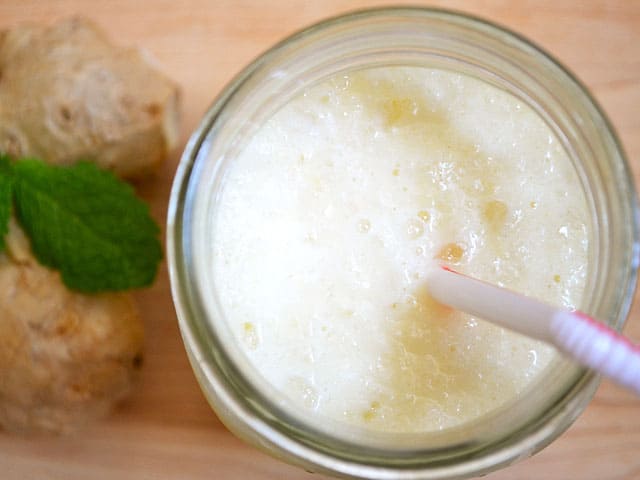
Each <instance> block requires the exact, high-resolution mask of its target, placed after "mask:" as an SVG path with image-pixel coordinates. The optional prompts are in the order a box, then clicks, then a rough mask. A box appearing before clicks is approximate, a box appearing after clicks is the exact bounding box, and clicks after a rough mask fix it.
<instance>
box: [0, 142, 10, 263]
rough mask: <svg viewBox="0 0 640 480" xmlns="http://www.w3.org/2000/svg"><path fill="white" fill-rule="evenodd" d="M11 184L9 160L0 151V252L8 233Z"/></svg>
mask: <svg viewBox="0 0 640 480" xmlns="http://www.w3.org/2000/svg"><path fill="white" fill-rule="evenodd" d="M12 184H13V174H12V171H11V160H10V159H9V157H8V156H6V155H3V154H2V153H0V252H1V251H3V250H4V249H5V247H6V243H5V237H6V236H7V233H9V217H11V196H12Z"/></svg>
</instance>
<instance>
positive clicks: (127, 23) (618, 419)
mask: <svg viewBox="0 0 640 480" xmlns="http://www.w3.org/2000/svg"><path fill="white" fill-rule="evenodd" d="M382 3H383V2H363V1H346V0H345V1H338V0H325V1H323V2H312V1H309V2H302V1H278V0H272V1H268V0H267V1H265V0H261V1H258V0H256V1H233V0H224V1H221V0H188V1H181V0H173V1H172V0H157V1H154V0H147V1H144V0H136V1H129V0H119V1H87V0H0V29H2V28H4V27H9V26H11V25H14V24H17V23H19V22H23V21H36V22H51V21H53V20H54V19H56V18H60V17H64V16H67V15H72V14H85V15H88V16H89V17H91V18H93V19H94V20H96V21H98V22H99V23H101V24H102V25H103V26H104V27H106V28H107V29H108V30H110V32H111V35H112V36H113V37H114V38H115V39H117V40H118V42H120V43H122V44H137V45H141V46H144V47H145V48H146V49H147V50H149V51H150V52H151V53H152V54H153V55H154V56H155V58H156V59H157V60H158V62H159V64H160V65H161V67H162V68H163V69H164V70H165V71H166V72H167V73H169V74H170V75H171V76H172V77H173V78H175V79H176V80H177V81H178V82H179V83H180V85H181V87H182V93H183V128H182V140H181V144H180V147H179V151H176V152H175V154H174V155H173V156H172V158H171V159H170V160H169V161H168V162H167V163H166V164H165V165H164V167H163V168H162V169H161V171H160V172H159V173H158V175H157V176H156V177H155V178H153V179H151V180H150V181H148V182H146V183H145V184H143V185H142V187H141V193H142V195H144V196H145V198H147V199H148V200H149V201H150V202H151V204H152V209H153V213H154V215H155V217H156V218H157V219H158V221H160V222H161V223H164V219H165V214H166V204H167V199H168V194H169V188H170V184H171V180H172V177H173V173H174V170H175V167H176V164H177V160H178V158H179V155H180V151H181V150H182V148H183V146H184V143H185V142H186V139H187V137H188V135H189V132H190V131H192V130H193V129H194V128H195V126H196V124H197V122H198V120H199V119H200V117H201V116H202V114H203V113H204V111H205V109H206V108H207V106H208V105H209V104H210V102H211V100H212V99H213V98H214V96H215V95H216V94H217V93H218V92H219V91H220V89H221V88H222V87H223V85H224V84H225V83H226V82H227V81H228V80H229V79H230V78H231V77H232V76H233V75H234V74H235V73H236V72H238V71H239V69H241V68H242V67H243V66H244V65H245V64H247V63H248V62H249V61H250V60H251V59H252V58H254V57H255V56H256V55H257V54H259V53H260V52H261V51H263V50H264V49H265V48H267V47H268V46H270V45H271V44H273V43H274V42H276V41H277V40H279V39H281V38H283V37H284V36H285V35H287V34H289V33H291V32H293V31H294V30H296V29H298V28H300V27H303V26H305V25H307V24H309V23H312V22H315V21H317V20H320V19H321V18H323V17H326V16H328V15H333V14H336V13H339V12H344V11H348V10H352V9H354V8H358V7H363V6H372V5H378V4H382ZM384 3H386V4H389V3H393V2H384ZM430 4H432V5H434V4H435V5H441V6H447V7H450V8H454V9H458V10H462V11H467V12H471V13H475V14H477V15H481V16H483V17H486V18H488V19H491V20H493V21H495V22H498V23H501V24H503V25H506V26H508V27H510V28H512V29H514V30H517V31H518V32H520V33H522V34H524V35H525V36H527V37H529V38H530V39H532V40H534V41H535V42H537V43H538V44H539V45H541V46H543V47H544V48H546V49H547V50H549V51H551V52H553V54H554V55H555V56H556V57H557V58H559V59H560V60H561V61H562V62H563V63H565V64H566V65H567V66H569V68H570V69H572V70H573V71H574V72H575V73H576V74H577V75H578V76H579V77H580V78H581V79H582V80H583V81H584V82H585V83H586V84H587V85H588V86H589V87H590V88H591V89H592V91H593V92H594V94H595V96H596V98H597V99H598V101H599V102H600V103H601V104H602V106H603V107H604V109H605V111H606V112H607V113H608V114H609V116H610V118H611V120H612V122H613V124H614V126H615V127H616V128H617V130H618V133H619V134H620V136H621V138H622V141H623V144H624V145H625V147H626V150H627V153H628V155H629V158H630V161H631V164H632V168H633V171H634V176H635V179H636V184H638V175H639V174H640V113H639V110H640V2H639V1H638V0H626V1H625V0H620V1H602V2H594V1H591V2H589V1H580V0H575V1H563V0H553V1H548V2H533V1H528V2H521V3H517V2H515V1H514V2H508V1H504V0H495V1H488V0H484V1H451V2H442V1H440V2H439V1H433V2H430ZM138 299H139V303H140V305H141V308H142V311H143V312H144V316H145V322H146V327H147V347H146V363H145V366H144V371H143V376H142V380H141V383H140V385H139V387H138V389H137V390H136V392H135V394H134V395H133V396H132V397H131V398H130V399H129V400H128V401H126V402H125V403H124V404H123V405H121V406H120V407H119V408H118V409H117V411H115V412H114V413H113V414H112V415H111V416H110V417H109V418H108V419H106V420H104V421H102V422H100V423H98V424H96V425H94V426H92V427H91V428H89V429H88V430H86V431H83V432H81V433H79V434H77V435H75V436H72V437H68V438H35V439H24V438H19V437H15V436H9V435H6V434H1V433H0V478H2V479H4V480H18V479H65V480H85V479H93V480H102V479H121V480H129V479H131V480H133V479H135V480H151V479H153V480H168V479H176V480H177V479H181V480H196V479H236V478H237V479H258V480H259V479H302V480H304V479H313V478H315V479H320V478H323V477H321V476H318V475H316V476H313V477H312V476H311V475H309V474H307V473H305V472H303V471H301V470H298V469H295V468H293V467H289V466H287V465H284V464H282V463H279V462H278V461H276V460H273V459H271V458H269V457H267V456H265V455H263V454H262V453H259V452H257V451H256V450H254V449H253V448H251V447H248V446H246V445H244V444H243V443H241V442H240V441H238V440H236V439H235V438H234V437H233V436H232V435H231V434H230V433H228V432H227V431H226V430H225V428H224V427H223V426H222V425H221V424H220V422H219V421H218V420H217V419H216V417H215V415H214V414H213V413H212V411H211V410H210V409H209V407H208V405H207V404H206V403H205V401H204V399H203V397H202V395H201V393H200V390H199V388H198V386H197V384H196V382H195V380H194V377H193V375H192V373H191V369H190V367H189V365H188V363H187V359H186V357H185V353H184V349H183V346H182V343H181V340H180V336H179V332H178V327H177V323H176V317H175V313H174V310H173V304H172V302H171V295H170V291H169V282H168V278H167V272H166V267H163V269H162V270H161V272H160V276H159V279H158V281H157V283H156V284H155V286H154V287H153V288H151V289H149V290H146V291H143V292H141V293H140V294H139V295H138ZM0 321H1V319H0ZM626 332H627V333H628V334H629V335H631V336H632V337H634V338H635V339H636V340H638V339H640V310H639V309H638V308H637V307H636V308H634V309H633V311H632V314H631V317H630V319H629V322H628V324H627V328H626ZM487 478H489V479H490V480H499V479H502V480H505V479H540V478H545V479H572V478H575V479H585V480H588V479H594V480H595V479H598V480H602V479H637V478H640V399H637V398H634V397H633V396H631V395H630V394H628V393H626V392H624V391H622V390H620V389H618V388H616V387H615V386H613V385H611V384H610V383H606V382H605V383H604V384H603V385H602V386H601V387H600V389H599V391H598V393H597V395H596V397H595V399H594V400H593V402H592V403H591V404H590V406H589V407H588V408H587V410H586V411H585V413H584V414H583V415H582V416H581V417H580V419H579V420H578V421H577V422H576V423H575V424H574V425H573V426H572V427H571V429H570V430H569V431H568V432H567V433H565V434H564V435H563V436H562V437H561V438H560V439H559V440H557V441H556V442H554V444H553V445H551V446H550V447H548V448H547V449H545V450H544V451H543V452H541V453H539V454H538V455H536V456H535V457H533V458H531V459H529V460H526V461H523V462H521V463H519V464H517V465H516V466H513V467H510V468H508V469H506V470H502V471H500V472H497V473H494V474H492V475H489V476H488V477H487Z"/></svg>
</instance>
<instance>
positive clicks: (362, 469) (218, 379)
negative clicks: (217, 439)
mask: <svg viewBox="0 0 640 480" xmlns="http://www.w3.org/2000/svg"><path fill="white" fill-rule="evenodd" d="M393 16H398V17H415V16H418V17H422V18H430V19H432V20H433V19H436V20H438V21H442V22H445V23H447V22H452V23H454V24H456V25H457V26H459V27H461V28H467V29H471V30H473V31H474V32H475V33H479V34H481V35H482V34H484V35H489V34H493V35H496V36H499V37H501V38H502V39H503V40H504V39H505V38H507V39H508V40H509V41H510V42H512V46H515V47H516V48H521V49H524V50H526V51H527V53H529V54H532V55H538V56H540V58H541V59H544V61H545V62H551V64H553V65H554V67H555V68H556V69H557V71H556V72H554V73H557V72H561V74H562V75H564V76H565V77H566V79H565V80H566V81H569V82H570V83H572V85H573V86H575V87H577V88H578V90H579V91H580V92H581V94H582V95H583V97H584V98H583V101H586V102H587V103H589V104H590V106H591V107H593V109H594V110H593V111H594V115H597V116H598V120H599V121H600V122H601V123H602V124H603V125H604V132H603V134H604V135H606V136H608V137H609V138H610V140H611V141H612V142H613V145H614V147H615V149H616V153H617V156H618V160H619V163H620V165H619V168H620V171H618V172H617V178H618V179H622V180H626V185H624V190H625V192H626V193H627V196H628V200H629V202H628V203H629V205H630V209H629V212H628V217H629V218H628V219H627V220H629V221H630V224H631V229H632V231H633V232H632V236H633V239H632V242H631V244H630V247H631V249H632V250H633V251H632V252H630V254H629V258H630V259H631V262H630V266H629V271H628V272H627V279H626V286H627V288H626V291H625V292H624V293H623V295H622V297H621V301H620V302H619V305H618V308H617V314H616V317H617V318H616V324H615V326H616V327H617V328H621V327H622V323H623V322H624V319H625V318H626V315H627V313H628V309H629V306H630V301H631V297H632V293H633V291H634V289H635V281H636V270H637V263H638V216H639V213H638V208H637V204H636V201H635V192H634V188H633V185H632V183H631V180H630V179H631V176H630V175H629V171H628V166H627V165H626V162H625V161H624V154H623V153H622V149H621V147H620V145H619V142H618V141H617V139H616V137H615V133H614V132H613V128H612V127H611V125H610V123H609V122H608V120H607V119H606V116H605V115H604V114H603V113H602V111H601V109H600V108H599V107H598V106H597V103H596V102H595V100H593V98H592V97H591V95H590V94H589V92H588V90H587V89H586V88H585V87H584V86H582V84H581V83H580V82H579V81H578V80H576V78H575V77H574V76H573V75H572V74H571V73H569V72H568V71H567V70H566V69H565V68H564V67H562V66H561V65H560V64H559V62H557V61H555V60H554V59H553V58H552V57H551V56H550V55H548V54H547V53H546V52H544V51H543V50H541V49H539V48H538V47H536V46H535V45H533V44H532V43H531V42H529V41H528V40H526V39H524V38H523V37H521V36H520V35H518V34H515V33H513V32H510V31H508V30H506V29H504V28H502V27H499V26H497V25H494V24H492V23H490V22H487V21H485V20H481V19H478V18H475V17H472V16H469V15H466V14H461V13H457V12H450V11H446V10H440V9H430V8H422V7H403V8H379V9H369V10H362V11H357V12H353V13H350V14H346V15H341V16H338V17H334V18H331V19H328V20H325V21H323V22H320V23H318V24H316V25H313V26H311V27H309V28H307V29H305V30H302V31H301V32H298V33H296V34H294V35H293V36H291V37H289V38H287V39H285V40H284V41H282V42H280V43H278V44H277V45H275V46H274V47H272V48H271V49H270V50H268V51H267V52H266V53H264V54H263V55H261V56H260V57H258V59H256V60H255V61H254V62H252V63H251V64H250V65H249V66H248V67H246V68H245V69H244V70H243V72H241V73H240V74H239V75H238V76H237V77H236V78H235V80H234V81H232V83H231V84H230V85H229V86H227V87H226V88H225V90H224V91H223V93H222V94H221V95H220V96H219V97H218V99H217V100H216V101H215V102H214V105H213V106H212V107H211V108H210V109H209V111H208V112H207V114H206V115H205V118H204V119H203V120H202V122H201V124H200V126H199V128H198V129H197V130H196V131H195V133H194V134H193V136H192V137H191V139H190V140H189V143H188V145H187V147H186V149H185V153H184V155H183V157H182V159H181V162H180V165H179V168H178V171H177V174H176V179H175V182H174V187H173V190H172V193H171V201H170V206H169V213H168V228H167V248H168V260H169V270H170V276H171V283H172V293H173V297H174V302H175V304H176V309H177V310H178V317H179V320H180V327H181V331H182V334H183V337H184V340H185V344H186V345H187V349H188V350H190V351H189V354H190V358H191V360H192V364H193V366H194V369H195V370H196V373H197V374H198V375H199V377H200V381H201V384H202V383H203V382H204V383H205V384H207V385H209V387H211V389H213V390H215V395H216V396H217V397H218V398H211V397H210V401H211V402H212V403H214V404H216V405H218V406H219V407H220V408H224V409H227V410H228V409H231V410H234V414H235V415H236V416H238V417H239V418H241V421H242V422H244V424H245V426H246V427H247V428H248V429H249V430H251V431H250V432H243V431H242V430H243V429H242V428H240V429H239V430H241V431H240V432H239V433H240V435H241V436H246V437H250V438H254V440H255V437H256V435H257V437H258V441H259V442H261V443H264V444H267V445H268V447H267V448H268V449H271V450H275V451H277V452H279V454H281V455H285V456H287V457H288V459H289V460H291V461H293V462H297V463H303V464H304V465H306V466H307V467H311V468H315V469H320V470H324V471H328V470H329V471H332V472H334V473H335V472H338V473H342V474H346V475H353V476H366V477H370V478H390V476H393V477H394V478H441V477H439V476H438V475H440V476H442V475H446V477H454V476H460V475H463V476H464V475H469V474H478V473H482V472H486V471H489V470H491V469H493V468H495V467H496V466H498V465H501V464H505V463H509V462H511V461H513V460H514V459H515V458H518V457H522V456H523V454H525V453H526V454H527V455H528V454H531V453H533V452H534V451H537V450H539V449H540V448H542V447H543V446H545V445H546V444H548V443H549V442H550V441H551V440H553V439H554V438H555V437H556V436H558V435H559V434H560V433H562V432H563V431H564V430H565V429H566V428H567V427H568V426H569V425H570V424H571V422H572V421H573V420H574V419H575V417H576V416H577V415H578V413H579V412H580V411H581V409H582V408H583V407H584V406H585V405H586V403H587V402H588V400H589V399H590V397H591V395H592V394H593V392H594V391H595V388H596V386H597V378H596V377H595V376H594V375H593V374H592V373H590V372H587V371H584V370H582V371H580V372H579V374H577V375H576V376H575V379H574V381H573V382H572V384H571V385H568V386H567V388H566V389H565V392H564V396H563V398H562V401H560V402H559V403H557V404H555V405H552V406H551V407H552V408H550V409H549V410H548V411H547V412H546V413H545V415H544V416H543V417H540V418H538V419H536V421H535V422H531V423H530V424H528V427H527V428H525V429H521V430H520V431H519V432H518V434H519V435H518V438H513V437H509V438H503V439H501V442H497V443H495V444H494V445H492V446H491V447H492V450H491V452H489V453H487V452H485V454H483V455H481V456H476V457H473V456H469V457H468V458H466V459H463V461H460V462H458V463H457V464H456V465H455V466H451V465H445V464H443V465H438V464H437V463H436V464H433V468H431V469H430V471H429V473H428V474H426V473H425V470H424V469H423V468H417V470H413V469H411V468H406V467H405V468H403V469H402V474H401V475H399V470H398V469H397V468H396V466H392V467H390V468H383V467H381V466H380V465H373V466H369V465H366V464H363V463H362V462H359V461H358V460H357V459H355V460H352V461H348V460H345V459H339V461H337V459H336V458H335V457H333V456H332V455H331V454H329V453H327V452H326V451H320V450H318V449H317V448H315V446H314V445H312V444H309V443H305V442H304V441H302V440H301V439H302V437H305V434H304V432H303V433H300V432H297V433H298V434H300V435H301V436H300V437H298V438H295V436H294V437H292V436H291V434H292V431H291V430H289V431H283V430H280V429H279V428H278V426H277V422H275V423H274V421H273V418H270V416H271V415H273V412H265V411H264V410H263V409H262V407H260V406H256V405H253V404H243V405H240V404H238V399H237V398H234V395H233V392H232V391H231V390H232V389H233V387H231V386H230V385H229V384H227V383H225V380H224V378H223V377H224V372H222V371H221V370H220V369H219V365H214V364H211V361H213V362H217V361H220V360H221V358H222V357H221V356H223V352H220V351H217V352H214V355H213V356H210V355H208V354H207V353H206V352H204V350H205V349H206V344H207V342H206V341H205V339H203V338H202V335H203V332H202V331H197V329H194V322H196V323H197V321H198V320H197V318H198V317H199V316H200V313H201V311H202V309H201V308H200V307H198V306H197V304H198V302H201V299H200V296H201V292H199V291H198V287H197V285H196V284H194V283H195V282H194V280H193V278H191V275H190V272H189V271H188V268H185V265H186V263H187V262H185V258H186V257H185V256H189V255H190V254H191V253H190V248H191V246H190V245H189V238H190V237H189V236H190V231H189V229H188V228H187V227H189V225H188V223H189V220H187V221H186V222H185V219H188V218H190V215H191V214H192V213H193V211H192V209H193V202H194V198H195V196H194V195H195V194H194V192H193V190H191V189H190V188H191V187H192V186H193V183H192V182H193V179H194V178H197V176H198V175H199V174H200V173H201V170H200V166H199V165H198V163H202V162H204V161H205V159H204V157H206V155H203V154H202V152H203V151H205V150H206V148H208V146H207V142H208V141H209V139H210V138H211V132H212V130H213V129H214V125H215V123H216V121H218V120H219V116H220V115H221V112H223V111H224V109H225V108H227V107H228V102H229V100H230V99H231V98H232V97H233V95H234V94H236V92H238V91H239V89H241V88H243V87H244V86H245V84H246V82H248V81H249V80H250V79H251V76H252V75H253V74H254V72H255V71H256V69H259V68H261V67H262V66H264V65H265V64H268V63H269V62H270V61H272V60H273V58H274V56H277V55H279V54H282V52H283V51H285V50H295V49H296V48H297V46H298V45H299V43H301V42H308V41H310V39H311V40H313V36H314V35H316V34H318V33H323V32H325V33H326V32H327V31H329V30H331V29H335V28H342V27H345V26H346V27H349V26H353V25H354V24H357V23H358V21H360V20H370V19H372V18H373V19H376V20H381V21H386V20H388V19H389V18H390V17H393ZM625 174H626V177H625ZM194 305H196V306H194ZM223 361H224V360H223ZM233 373H234V374H239V372H237V371H233ZM227 375H228V372H227ZM203 388H204V387H203ZM205 393H206V392H205ZM559 417H562V418H561V419H560V420H561V421H558V418H559ZM232 429H234V428H232ZM236 430H238V429H237V428H236ZM237 433H238V432H237ZM523 452H524V453H523ZM442 478H444V477H442Z"/></svg>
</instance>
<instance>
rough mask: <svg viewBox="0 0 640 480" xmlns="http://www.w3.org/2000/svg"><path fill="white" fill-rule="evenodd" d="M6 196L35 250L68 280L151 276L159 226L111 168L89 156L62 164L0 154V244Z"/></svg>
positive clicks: (131, 281)
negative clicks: (12, 158)
mask: <svg viewBox="0 0 640 480" xmlns="http://www.w3.org/2000/svg"><path fill="white" fill-rule="evenodd" d="M7 190H8V192H9V193H8V194H6V193H5V191H7ZM12 202H13V207H14V209H15V214H16V217H17V219H18V221H19V222H20V224H21V226H22V228H23V229H24V230H25V232H26V233H27V234H28V235H29V238H30V239H31V248H32V250H33V252H34V254H35V256H36V258H37V259H38V260H39V261H40V262H41V263H42V264H43V265H46V266H48V267H51V268H54V269H57V270H59V271H60V273H61V275H62V280H63V282H64V283H65V285H67V287H69V288H71V289H73V290H78V291H82V292H89V293H93V292H100V291H114V290H127V289H131V288H138V287H144V286H148V285H150V284H151V283H152V282H153V280H154V278H155V275H156V271H157V267H158V264H159V262H160V260H161V258H162V248H161V245H160V241H159V239H158V236H159V233H160V229H159V227H158V225H157V224H156V223H155V222H154V221H153V219H152V218H151V216H150V215H149V209H148V207H147V205H146V204H145V203H144V202H142V201H141V200H140V199H138V198H137V197H136V195H135V193H134V191H133V189H132V188H131V187H130V186H129V185H128V184H126V183H124V182H123V181H121V180H119V179H118V178H116V177H115V176H114V175H113V174H112V173H110V172H107V171H104V170H100V169H99V168H98V167H96V166H95V165H94V164H92V163H89V162H80V163H77V164H75V165H72V166H65V167H63V166H53V165H48V164H46V163H44V162H42V161H40V160H35V159H22V160H18V161H15V162H10V161H9V159H8V158H7V157H6V156H5V157H0V235H1V236H2V243H1V244H0V247H2V248H4V236H5V234H6V232H7V224H8V221H9V215H10V212H11V207H12Z"/></svg>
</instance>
